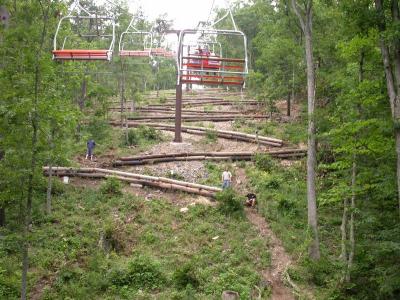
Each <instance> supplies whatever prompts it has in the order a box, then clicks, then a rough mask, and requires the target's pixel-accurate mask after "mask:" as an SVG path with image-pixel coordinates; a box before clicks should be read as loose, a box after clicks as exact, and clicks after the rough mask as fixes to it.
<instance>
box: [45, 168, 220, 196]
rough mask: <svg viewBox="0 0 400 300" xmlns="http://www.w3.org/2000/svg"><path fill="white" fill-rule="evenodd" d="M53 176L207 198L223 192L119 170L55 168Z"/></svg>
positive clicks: (46, 172)
mask: <svg viewBox="0 0 400 300" xmlns="http://www.w3.org/2000/svg"><path fill="white" fill-rule="evenodd" d="M43 171H44V174H45V175H46V176H47V175H48V172H49V167H43ZM52 174H53V176H70V177H86V178H109V177H114V178H117V179H119V180H121V181H125V182H129V183H134V184H138V185H141V186H150V187H156V188H161V189H167V190H176V191H183V192H187V193H191V194H197V195H202V196H207V197H214V196H215V194H216V193H217V192H219V191H221V190H222V189H221V188H218V187H213V186H208V185H203V184H198V183H192V182H186V181H181V180H174V179H170V178H166V177H156V176H148V175H142V174H136V173H129V172H122V171H117V170H109V169H102V168H68V167H53V168H52Z"/></svg>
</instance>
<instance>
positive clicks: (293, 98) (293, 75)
mask: <svg viewBox="0 0 400 300" xmlns="http://www.w3.org/2000/svg"><path fill="white" fill-rule="evenodd" d="M292 68H293V71H292V73H293V74H292V102H293V103H295V97H294V96H295V91H294V86H295V83H294V79H295V70H294V62H293V67H292Z"/></svg>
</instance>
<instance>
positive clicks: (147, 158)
mask: <svg viewBox="0 0 400 300" xmlns="http://www.w3.org/2000/svg"><path fill="white" fill-rule="evenodd" d="M306 153H307V150H304V149H285V150H278V151H268V152H260V153H257V152H256V153H255V152H192V153H167V154H149V155H137V156H128V157H121V158H120V159H119V160H117V161H115V162H114V166H128V165H130V166H132V165H145V164H157V163H163V162H173V161H192V160H214V161H221V160H252V159H253V158H254V157H255V156H256V155H257V154H268V155H270V156H272V157H276V158H298V157H303V156H305V155H306Z"/></svg>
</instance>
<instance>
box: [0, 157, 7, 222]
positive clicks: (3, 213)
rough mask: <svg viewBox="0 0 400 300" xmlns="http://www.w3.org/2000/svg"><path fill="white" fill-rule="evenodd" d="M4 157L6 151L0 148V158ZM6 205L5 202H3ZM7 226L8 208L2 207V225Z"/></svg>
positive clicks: (0, 208)
mask: <svg viewBox="0 0 400 300" xmlns="http://www.w3.org/2000/svg"><path fill="white" fill-rule="evenodd" d="M3 157H4V152H3V151H2V150H1V149H0V160H2V159H3ZM3 205H4V204H3ZM4 226H6V208H5V207H4V206H2V207H0V227H4Z"/></svg>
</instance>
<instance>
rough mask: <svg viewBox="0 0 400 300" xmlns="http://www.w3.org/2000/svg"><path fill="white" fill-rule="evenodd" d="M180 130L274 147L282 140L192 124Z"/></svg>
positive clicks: (162, 126)
mask: <svg viewBox="0 0 400 300" xmlns="http://www.w3.org/2000/svg"><path fill="white" fill-rule="evenodd" d="M110 124H111V125H114V126H119V125H120V123H119V122H116V121H110ZM126 125H127V126H128V127H138V126H143V125H145V126H149V127H154V128H156V129H159V130H168V131H175V126H174V125H170V124H160V123H150V122H136V123H135V122H130V123H127V124H126ZM182 132H187V133H192V134H199V135H206V134H207V133H208V132H211V133H215V134H216V135H217V136H218V137H222V138H226V139H233V140H241V141H245V142H252V143H259V144H262V145H270V146H274V147H281V146H282V145H283V141H282V140H280V139H276V138H271V137H266V136H256V135H255V134H247V133H243V132H237V131H227V130H216V129H210V128H204V127H193V126H182Z"/></svg>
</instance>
